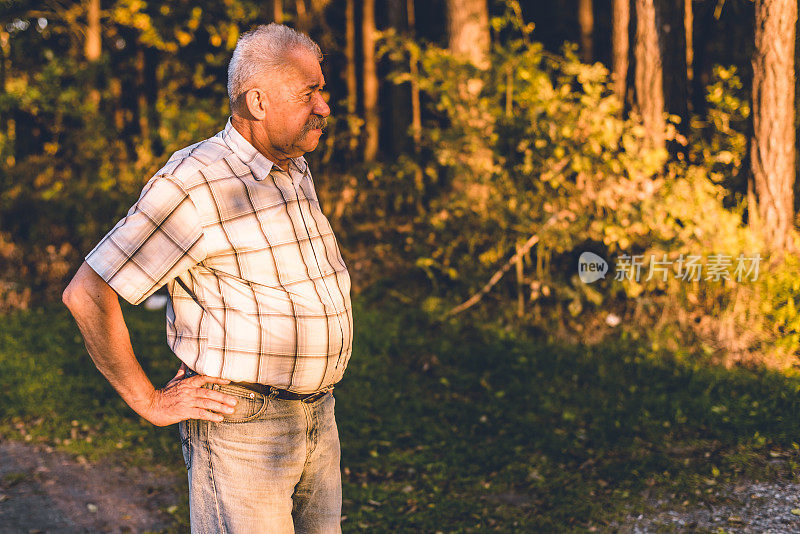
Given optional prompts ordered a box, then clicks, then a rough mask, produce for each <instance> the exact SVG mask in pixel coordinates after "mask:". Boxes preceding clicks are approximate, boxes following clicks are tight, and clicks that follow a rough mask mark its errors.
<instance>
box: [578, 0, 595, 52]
mask: <svg viewBox="0 0 800 534" xmlns="http://www.w3.org/2000/svg"><path fill="white" fill-rule="evenodd" d="M578 25H579V26H580V27H581V60H582V61H583V62H584V63H591V62H592V60H594V41H593V37H592V36H593V34H594V13H593V12H592V0H578Z"/></svg>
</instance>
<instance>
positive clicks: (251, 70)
mask: <svg viewBox="0 0 800 534" xmlns="http://www.w3.org/2000/svg"><path fill="white" fill-rule="evenodd" d="M297 49H300V50H307V51H308V52H310V53H312V54H313V55H314V56H315V57H316V58H317V60H319V61H322V51H321V50H320V48H319V45H318V44H317V43H315V42H314V40H313V39H311V38H310V37H309V36H308V35H306V34H304V33H300V32H298V31H295V30H293V29H292V28H290V27H288V26H284V25H283V24H275V23H274V22H273V23H271V24H268V25H266V26H263V25H262V26H258V27H257V28H256V29H254V30H252V31H249V32H247V33H245V34H243V35H242V36H241V37H239V41H238V42H237V43H236V49H235V50H234V51H233V57H231V62H230V63H229V64H228V98H229V99H230V104H231V110H233V108H234V104H235V103H236V100H237V99H238V98H239V97H240V96H241V95H242V94H243V93H246V92H247V91H249V90H250V89H252V88H253V87H255V79H256V78H257V77H258V76H259V75H262V74H265V73H270V74H272V73H280V72H284V71H285V70H286V69H287V68H288V67H289V63H288V61H287V56H288V55H289V54H291V53H292V52H293V51H295V50H297Z"/></svg>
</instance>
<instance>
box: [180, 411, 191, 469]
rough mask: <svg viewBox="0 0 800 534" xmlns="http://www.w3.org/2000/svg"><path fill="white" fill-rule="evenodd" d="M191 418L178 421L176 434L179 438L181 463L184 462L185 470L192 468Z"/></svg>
mask: <svg viewBox="0 0 800 534" xmlns="http://www.w3.org/2000/svg"><path fill="white" fill-rule="evenodd" d="M191 424H192V421H191V420H187V421H181V422H180V423H178V436H179V437H180V438H181V452H182V453H183V463H184V464H186V470H187V471H188V470H189V469H191V468H192V436H191V430H190V429H191Z"/></svg>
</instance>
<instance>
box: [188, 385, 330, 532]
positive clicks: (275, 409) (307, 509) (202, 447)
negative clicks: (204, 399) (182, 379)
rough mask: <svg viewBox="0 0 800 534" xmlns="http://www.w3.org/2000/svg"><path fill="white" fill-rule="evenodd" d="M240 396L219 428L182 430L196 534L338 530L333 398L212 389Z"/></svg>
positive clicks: (191, 423) (196, 424)
mask: <svg viewBox="0 0 800 534" xmlns="http://www.w3.org/2000/svg"><path fill="white" fill-rule="evenodd" d="M209 387H212V388H214V389H217V390H219V391H221V392H223V393H227V394H230V395H234V396H236V397H237V398H238V401H239V402H238V404H237V405H236V411H235V412H234V413H233V414H230V415H225V420H224V421H222V422H220V423H215V422H211V421H200V420H197V419H190V420H188V421H183V422H181V423H179V425H178V431H179V433H180V437H181V444H182V448H183V456H184V460H185V461H186V467H187V469H188V472H189V511H190V516H191V525H192V532H193V533H196V534H207V533H220V534H239V533H242V534H251V533H259V532H264V533H270V534H272V533H279V534H280V533H284V532H286V533H291V532H298V533H338V532H341V512H342V479H341V472H340V470H339V460H340V449H339V433H338V430H337V428H336V420H335V419H334V413H333V407H334V403H335V401H334V398H333V393H327V394H326V395H323V396H322V397H320V398H318V399H316V400H315V401H313V402H310V403H305V402H301V401H297V400H280V399H272V398H269V397H268V396H265V395H262V394H260V393H254V392H251V391H249V390H247V389H244V388H242V387H239V386H232V385H217V384H214V385H210V386H209Z"/></svg>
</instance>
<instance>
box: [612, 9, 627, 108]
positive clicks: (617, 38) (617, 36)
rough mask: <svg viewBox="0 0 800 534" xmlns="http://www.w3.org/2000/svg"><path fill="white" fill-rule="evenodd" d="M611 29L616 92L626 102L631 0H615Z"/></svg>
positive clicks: (613, 76)
mask: <svg viewBox="0 0 800 534" xmlns="http://www.w3.org/2000/svg"><path fill="white" fill-rule="evenodd" d="M613 2H614V3H613V6H612V11H613V15H612V22H611V24H612V29H611V65H612V67H611V70H612V73H613V74H612V79H613V81H614V92H615V93H616V94H617V96H618V97H619V99H620V101H622V102H623V103H624V102H625V96H626V93H627V81H628V42H629V36H628V28H629V24H630V17H631V5H630V0H613Z"/></svg>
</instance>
